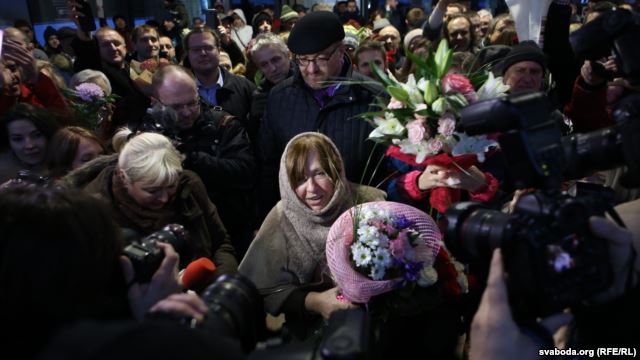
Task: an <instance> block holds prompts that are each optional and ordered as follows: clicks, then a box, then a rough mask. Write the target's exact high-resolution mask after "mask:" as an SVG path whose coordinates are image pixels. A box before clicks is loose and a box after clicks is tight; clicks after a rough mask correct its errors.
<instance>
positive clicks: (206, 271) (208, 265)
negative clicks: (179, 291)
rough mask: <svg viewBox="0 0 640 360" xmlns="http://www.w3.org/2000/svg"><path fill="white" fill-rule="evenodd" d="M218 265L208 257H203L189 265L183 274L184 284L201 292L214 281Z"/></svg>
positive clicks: (187, 287)
mask: <svg viewBox="0 0 640 360" xmlns="http://www.w3.org/2000/svg"><path fill="white" fill-rule="evenodd" d="M215 271H216V265H215V264H214V263H213V261H211V260H210V259H208V258H205V257H202V258H200V259H198V260H194V261H192V262H191V263H190V264H189V265H187V267H186V269H185V270H184V273H183V274H182V285H183V286H184V288H185V289H189V290H193V291H195V292H200V291H201V290H203V289H204V288H206V287H207V286H208V285H209V284H211V283H212V282H213V279H214V278H213V273H214V272H215Z"/></svg>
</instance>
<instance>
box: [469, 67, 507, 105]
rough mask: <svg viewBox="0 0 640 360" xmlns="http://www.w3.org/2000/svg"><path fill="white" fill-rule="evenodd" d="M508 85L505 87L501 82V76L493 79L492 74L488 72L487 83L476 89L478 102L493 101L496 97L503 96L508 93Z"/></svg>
mask: <svg viewBox="0 0 640 360" xmlns="http://www.w3.org/2000/svg"><path fill="white" fill-rule="evenodd" d="M509 88H510V87H509V85H505V84H504V83H503V82H502V76H498V77H494V76H493V73H491V72H489V77H488V78H487V81H485V83H484V84H482V86H481V87H480V89H478V92H477V94H478V101H480V100H488V99H494V98H497V97H498V96H502V95H504V94H505V93H506V92H507V91H509Z"/></svg>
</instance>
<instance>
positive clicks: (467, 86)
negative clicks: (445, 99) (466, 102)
mask: <svg viewBox="0 0 640 360" xmlns="http://www.w3.org/2000/svg"><path fill="white" fill-rule="evenodd" d="M442 89H443V90H444V92H445V93H446V94H450V93H460V94H463V95H465V97H466V94H468V93H474V94H475V91H474V90H473V85H471V81H469V79H467V77H466V76H464V75H462V74H455V73H449V74H447V75H445V76H444V77H443V78H442Z"/></svg>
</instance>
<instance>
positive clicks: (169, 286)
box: [120, 242, 182, 320]
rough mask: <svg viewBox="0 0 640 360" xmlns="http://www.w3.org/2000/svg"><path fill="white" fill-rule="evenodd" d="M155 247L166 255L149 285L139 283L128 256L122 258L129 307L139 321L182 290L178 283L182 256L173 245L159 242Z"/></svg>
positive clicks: (121, 263)
mask: <svg viewBox="0 0 640 360" xmlns="http://www.w3.org/2000/svg"><path fill="white" fill-rule="evenodd" d="M155 246H157V247H158V248H159V249H160V250H161V251H162V252H163V253H164V258H163V259H162V262H161V264H160V267H159V268H158V270H157V271H155V272H154V273H153V276H152V277H151V280H150V282H148V283H139V282H138V281H137V277H136V272H135V270H134V265H133V263H132V262H131V260H130V259H129V258H128V257H127V256H121V257H120V265H121V266H122V271H123V273H124V277H125V281H126V282H127V284H128V293H127V296H128V298H129V306H130V307H131V312H132V313H133V316H134V317H135V318H136V319H138V320H141V319H143V318H144V316H145V314H146V313H147V311H148V310H149V309H150V308H151V306H152V305H153V304H155V303H157V302H158V301H160V300H162V299H164V298H166V297H167V296H169V295H171V294H175V293H179V292H180V291H181V290H182V289H181V287H180V284H179V282H178V263H179V262H180V256H179V255H178V253H177V252H176V251H175V250H174V249H173V246H171V244H167V243H162V242H158V243H156V244H155Z"/></svg>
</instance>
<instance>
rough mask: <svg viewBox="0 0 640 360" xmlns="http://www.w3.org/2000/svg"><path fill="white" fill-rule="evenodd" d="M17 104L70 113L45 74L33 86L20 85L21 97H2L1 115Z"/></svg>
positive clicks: (0, 100) (0, 98) (40, 75)
mask: <svg viewBox="0 0 640 360" xmlns="http://www.w3.org/2000/svg"><path fill="white" fill-rule="evenodd" d="M16 103H28V104H31V105H35V106H38V107H42V108H46V109H56V110H60V111H63V112H68V111H69V109H68V107H67V103H66V102H65V100H64V97H63V96H62V94H61V93H60V91H59V90H58V88H57V87H56V85H55V84H54V83H53V81H52V80H51V79H50V78H49V77H48V76H47V75H45V74H43V73H40V74H39V76H38V81H37V82H36V83H35V84H33V85H25V84H24V83H23V84H21V85H20V96H18V97H13V96H7V95H5V94H2V95H0V115H2V114H4V113H6V112H7V111H8V110H9V109H10V108H11V107H12V106H13V105H15V104H16Z"/></svg>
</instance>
